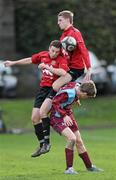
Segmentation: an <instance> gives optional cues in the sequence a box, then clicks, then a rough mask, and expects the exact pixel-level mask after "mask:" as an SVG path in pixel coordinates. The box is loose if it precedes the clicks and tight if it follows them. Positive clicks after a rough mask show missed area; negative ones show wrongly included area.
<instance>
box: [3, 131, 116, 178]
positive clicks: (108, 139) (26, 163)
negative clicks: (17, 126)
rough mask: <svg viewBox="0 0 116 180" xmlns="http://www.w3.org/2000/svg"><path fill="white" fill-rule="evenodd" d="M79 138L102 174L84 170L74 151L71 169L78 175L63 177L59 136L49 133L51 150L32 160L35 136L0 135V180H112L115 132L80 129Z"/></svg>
mask: <svg viewBox="0 0 116 180" xmlns="http://www.w3.org/2000/svg"><path fill="white" fill-rule="evenodd" d="M81 133H82V137H83V139H84V141H85V144H86V147H87V149H88V151H89V154H90V156H91V159H92V161H93V163H94V164H96V165H97V166H98V167H100V168H103V169H104V172H102V173H92V172H88V171H86V169H85V167H84V164H83V162H82V161H81V159H80V158H79V157H78V156H77V153H76V151H75V161H74V168H75V169H76V170H77V171H78V173H79V174H78V175H65V174H63V172H64V169H65V159H64V146H65V142H64V139H63V138H62V137H60V136H59V135H57V134H56V133H54V132H52V135H51V139H52V148H51V151H50V152H49V153H48V154H45V155H42V156H41V157H39V158H34V159H33V158H31V157H30V154H31V153H32V152H33V150H34V149H35V147H36V145H37V141H36V140H35V138H34V134H32V133H31V134H22V135H1V136H0V180H39V179H40V180H59V179H63V180H70V179H71V180H73V179H74V180H75V179H79V180H85V179H86V180H98V179H100V180H115V179H116V161H115V160H116V153H115V150H116V131H115V129H109V130H97V131H96V130H90V131H88V130H83V131H82V132H81Z"/></svg>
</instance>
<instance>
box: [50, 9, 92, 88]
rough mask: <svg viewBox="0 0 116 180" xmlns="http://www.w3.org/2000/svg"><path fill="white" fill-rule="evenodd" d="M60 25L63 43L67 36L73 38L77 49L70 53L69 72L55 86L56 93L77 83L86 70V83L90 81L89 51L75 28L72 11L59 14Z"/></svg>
mask: <svg viewBox="0 0 116 180" xmlns="http://www.w3.org/2000/svg"><path fill="white" fill-rule="evenodd" d="M58 25H59V27H60V29H61V30H63V33H62V35H61V37H60V40H61V41H62V40H63V39H64V38H65V37H66V36H71V37H73V38H74V39H75V40H76V42H77V43H76V44H77V45H76V48H75V49H74V50H73V51H71V52H69V51H67V52H68V66H69V69H70V70H69V71H68V72H67V74H66V75H65V77H63V78H60V79H59V80H58V81H56V82H55V83H54V84H53V88H54V90H55V91H58V89H59V88H60V87H61V86H63V85H64V84H66V83H67V82H70V81H75V80H76V79H77V78H78V77H80V76H81V75H83V74H84V70H85V68H86V69H87V73H86V76H85V78H84V81H86V80H90V75H91V72H90V69H91V64H90V58H89V53H88V50H87V48H86V46H85V43H84V40H83V37H82V34H81V32H80V31H79V30H78V29H77V28H75V27H74V26H73V13H72V12H71V11H61V12H60V13H59V14H58Z"/></svg>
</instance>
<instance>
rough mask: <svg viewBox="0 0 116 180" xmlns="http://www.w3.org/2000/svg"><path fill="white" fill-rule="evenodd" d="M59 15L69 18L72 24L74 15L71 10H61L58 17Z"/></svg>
mask: <svg viewBox="0 0 116 180" xmlns="http://www.w3.org/2000/svg"><path fill="white" fill-rule="evenodd" d="M59 16H62V17H63V18H65V19H69V20H70V23H71V24H73V16H74V14H73V13H72V12H71V11H68V10H64V11H61V12H60V13H59V14H58V17H59Z"/></svg>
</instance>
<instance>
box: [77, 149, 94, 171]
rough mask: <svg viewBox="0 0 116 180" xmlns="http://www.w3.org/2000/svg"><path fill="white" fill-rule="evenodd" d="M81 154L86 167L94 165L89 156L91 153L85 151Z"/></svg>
mask: <svg viewBox="0 0 116 180" xmlns="http://www.w3.org/2000/svg"><path fill="white" fill-rule="evenodd" d="M79 156H80V157H81V159H82V160H83V162H84V164H85V166H86V168H90V167H91V166H92V163H91V160H90V158H89V155H88V153H87V152H84V153H82V154H79Z"/></svg>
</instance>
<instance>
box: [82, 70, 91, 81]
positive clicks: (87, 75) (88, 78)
mask: <svg viewBox="0 0 116 180" xmlns="http://www.w3.org/2000/svg"><path fill="white" fill-rule="evenodd" d="M90 80H91V69H88V70H87V73H86V75H85V77H84V78H83V80H82V83H84V82H87V81H90Z"/></svg>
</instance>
